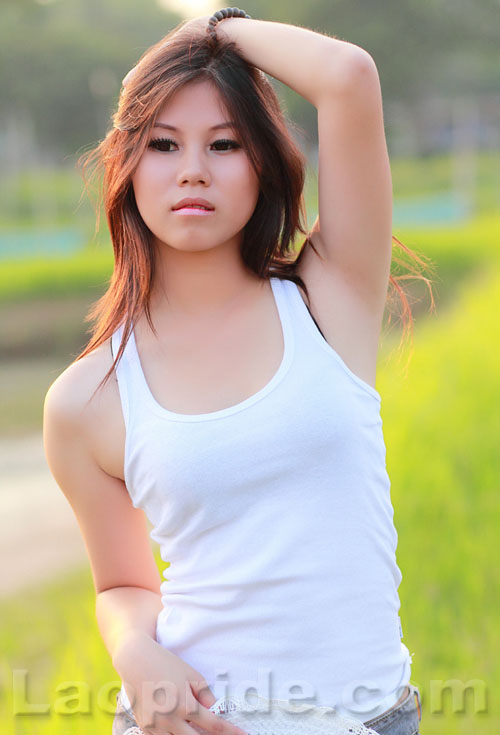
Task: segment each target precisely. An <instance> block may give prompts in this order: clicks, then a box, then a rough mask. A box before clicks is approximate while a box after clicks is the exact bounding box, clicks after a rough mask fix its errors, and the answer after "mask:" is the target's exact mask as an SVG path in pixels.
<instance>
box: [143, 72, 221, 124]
mask: <svg viewBox="0 0 500 735" xmlns="http://www.w3.org/2000/svg"><path fill="white" fill-rule="evenodd" d="M227 120H229V115H228V111H227V109H226V107H225V105H224V103H223V101H222V98H221V97H220V94H219V91H218V89H217V87H216V86H215V85H214V84H213V83H212V82H210V81H208V80H194V81H191V82H188V83H186V84H184V85H183V86H182V87H181V88H180V89H178V90H177V91H176V92H175V93H174V94H173V95H172V97H170V98H169V99H168V100H167V101H166V102H165V103H164V104H163V105H162V107H161V108H160V110H159V113H158V115H157V117H156V122H161V123H168V124H169V125H173V126H175V127H176V128H178V129H179V130H180V131H182V130H184V129H186V130H187V129H198V128H209V127H211V126H212V125H217V124H218V123H222V122H224V121H227Z"/></svg>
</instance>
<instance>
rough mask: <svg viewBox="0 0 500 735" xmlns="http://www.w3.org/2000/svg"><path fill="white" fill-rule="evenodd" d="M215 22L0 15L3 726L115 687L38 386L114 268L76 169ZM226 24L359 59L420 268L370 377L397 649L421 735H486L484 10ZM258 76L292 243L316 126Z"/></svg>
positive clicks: (489, 171) (496, 82)
mask: <svg viewBox="0 0 500 735" xmlns="http://www.w3.org/2000/svg"><path fill="white" fill-rule="evenodd" d="M218 7H219V6H218V5H216V4H213V3H211V2H208V3H207V2H194V1H193V2H188V1H183V2H181V1H180V0H179V1H174V0H162V1H161V2H160V1H159V0H158V1H157V2H155V0H142V1H141V2H140V3H139V2H134V1H133V0H99V1H97V0H52V1H50V0H38V2H35V0H2V2H1V4H0V386H1V392H0V400H1V410H0V523H1V529H0V530H1V533H0V558H1V559H2V570H1V575H0V620H1V624H0V625H1V627H0V638H1V654H0V655H1V660H0V666H1V668H0V708H1V711H2V715H1V719H2V723H3V724H2V732H3V733H9V734H10V733H15V734H16V735H17V734H24V733H40V734H41V735H45V734H46V733H51V734H56V735H61V734H62V733H64V735H66V734H68V735H69V734H71V735H73V733H88V732H92V733H93V735H97V733H103V734H104V733H110V732H111V722H112V718H113V712H114V708H115V694H116V691H117V688H118V686H119V681H118V677H117V674H116V672H115V671H114V669H113V668H112V666H111V663H110V661H109V656H108V654H107V651H106V649H105V647H104V644H103V643H102V639H101V638H100V635H99V631H98V629H97V625H96V621H95V613H94V604H95V594H94V589H93V585H92V578H91V574H90V568H89V564H88V561H87V557H86V553H85V548H84V544H83V540H82V538H81V535H80V532H79V528H78V524H77V522H76V519H75V518H74V516H73V513H72V510H71V508H70V506H69V504H68V503H67V501H66V499H65V497H64V495H63V494H62V492H61V490H60V489H59V488H58V487H57V485H56V484H55V481H54V480H53V479H52V477H51V475H50V472H49V470H48V467H47V465H46V462H45V458H44V452H43V444H42V434H41V431H42V409H43V400H44V397H45V394H46V392H47V389H48V388H49V386H50V384H51V383H52V382H53V381H54V380H55V378H56V377H57V376H58V375H59V374H60V373H61V372H62V371H63V370H64V369H65V367H66V366H67V365H68V364H69V363H70V362H72V361H73V359H74V358H75V357H76V355H77V354H78V353H79V352H80V351H81V349H83V347H84V346H85V344H86V342H87V340H88V338H89V331H88V330H89V325H88V323H86V322H84V317H85V315H86V313H87V311H88V309H89V307H90V305H91V304H92V303H93V302H94V301H95V300H96V299H97V298H98V297H99V296H100V295H101V294H102V293H103V292H104V290H105V289H106V288H107V285H108V279H109V278H110V276H111V271H112V266H113V259H112V250H111V246H110V242H109V236H108V232H107V230H106V226H105V223H104V224H102V225H101V230H100V232H99V233H97V234H96V233H95V212H94V210H93V207H92V204H91V202H90V200H89V199H88V198H86V197H85V195H83V198H81V196H82V192H83V183H82V179H81V176H80V174H79V172H78V170H77V168H76V160H77V158H78V156H79V155H80V154H81V153H83V152H84V151H85V150H88V149H89V148H91V147H93V146H94V145H96V144H97V143H98V142H99V140H101V139H102V138H103V137H104V135H105V133H106V130H107V129H108V127H109V125H110V119H111V114H112V112H113V110H114V107H115V105H116V103H117V99H118V94H119V90H120V84H121V79H122V78H123V76H124V75H125V73H126V72H127V71H128V70H129V69H130V68H131V67H132V66H133V64H134V63H135V61H136V60H137V59H138V58H139V56H140V55H141V54H142V53H143V51H144V50H145V49H146V48H147V47H148V46H150V45H151V44H153V43H155V42H156V41H158V40H159V38H161V37H162V36H163V35H165V34H166V33H167V32H168V31H169V30H170V29H171V28H173V27H174V26H176V25H177V24H178V23H179V22H180V21H181V20H182V19H183V18H188V17H194V16H197V15H205V14H207V13H212V12H214V11H215V10H217V9H218ZM245 10H246V11H247V12H248V13H250V15H251V16H252V17H254V18H261V19H267V20H272V21H278V22H283V23H293V24H297V25H303V26H306V27H308V28H311V29H313V30H317V31H319V32H323V33H328V34H330V35H335V36H336V37H338V38H341V39H344V40H347V41H350V42H352V43H355V44H357V45H359V46H362V47H363V48H365V49H366V50H368V51H369V52H370V53H371V55H372V56H373V58H374V59H375V61H376V64H377V67H378V70H379V74H380V79H381V85H382V91H383V98H384V116H385V127H386V135H387V141H388V147H389V153H390V157H391V165H392V173H393V188H394V226H393V233H394V235H395V236H396V237H397V238H398V239H399V240H401V241H402V242H403V243H405V244H406V245H407V246H409V247H410V248H412V249H413V250H414V251H416V252H417V253H420V254H422V255H425V256H427V257H428V258H430V259H431V261H432V262H433V263H434V265H435V268H436V277H435V279H434V282H433V291H434V298H435V303H436V308H435V309H434V310H432V309H431V300H430V296H429V292H428V290H427V289H426V288H425V285H424V284H423V283H420V284H419V283H415V284H412V283H410V282H403V285H404V287H405V288H406V289H407V291H408V293H409V294H410V295H411V307H412V311H413V315H414V319H415V325H414V326H415V331H414V342H413V344H412V346H411V354H410V352H409V351H408V350H409V347H407V348H406V350H407V353H406V358H408V356H409V362H407V360H406V359H405V360H403V361H401V359H400V356H399V357H398V359H396V352H397V350H396V349H395V348H396V347H397V345H398V344H399V341H400V339H401V324H400V323H398V322H397V321H396V322H394V318H393V322H392V324H391V328H390V329H388V328H387V329H385V330H384V332H383V336H382V339H381V344H380V362H379V369H378V373H377V388H378V390H379V392H380V393H381V395H382V397H383V402H382V417H383V423H384V435H385V439H386V445H387V469H388V472H389V475H390V478H391V494H392V500H393V505H394V509H395V523H396V527H397V530H398V534H399V545H398V552H397V559H398V564H399V566H400V568H401V570H402V572H403V581H402V583H401V585H400V588H399V593H400V597H401V611H400V612H401V620H402V625H403V633H404V638H403V640H404V642H405V644H406V645H407V646H408V648H409V650H410V652H411V653H412V655H413V665H412V679H411V681H412V683H414V684H415V685H417V686H418V687H419V688H420V691H421V695H422V705H423V719H422V724H421V733H422V735H434V734H435V735H438V733H439V735H451V734H452V733H453V734H459V733H463V734H465V733H467V735H470V733H474V734H475V735H480V734H481V735H482V734H483V733H484V735H492V734H493V733H498V732H500V705H499V701H498V691H500V667H499V665H498V630H499V616H498V610H499V609H500V584H499V581H500V571H499V569H500V566H499V564H498V528H499V521H500V509H499V502H498V497H499V494H498V491H499V485H500V482H499V477H500V459H499V453H498V442H499V440H500V415H499V414H500V412H499V401H498V394H497V391H498V384H499V377H500V371H499V367H500V356H499V349H498V345H497V341H498V334H499V332H498V325H497V321H498V317H497V315H498V313H499V310H500V262H499V243H500V238H499V234H500V219H499V208H500V166H499V164H500V73H499V71H500V64H499V56H498V48H499V42H500V2H499V0H481V2H477V0H461V1H460V2H456V0H426V2H423V0H406V2H403V3H401V2H400V0H369V1H368V0H309V2H308V3H307V4H306V3H303V2H299V1H298V0H287V1H286V2H285V1H284V0H275V2H273V3H265V2H263V0H258V1H256V0H245ZM269 78H270V81H271V82H272V83H273V85H274V87H275V89H276V91H277V93H278V96H279V98H280V101H281V102H282V106H283V109H284V111H285V112H286V114H287V116H288V117H289V118H290V119H292V120H293V121H294V122H295V123H297V124H298V126H300V130H299V132H298V133H297V135H298V138H297V140H298V142H299V144H300V145H301V147H302V148H303V150H304V151H305V153H306V155H307V159H308V180H307V186H306V191H305V195H306V204H307V212H308V224H309V226H311V225H312V223H313V221H314V218H315V217H316V214H317V183H316V182H317V118H316V110H315V109H314V108H313V107H312V106H311V105H310V104H309V103H307V102H306V101H305V100H304V99H302V98H301V97H300V96H298V95H297V94H296V93H295V92H293V91H292V90H290V89H289V88H287V87H286V86H285V85H283V84H281V83H280V82H278V81H277V80H274V79H272V78H271V77H269ZM293 134H294V135H296V133H295V132H294V133H293ZM103 222H104V220H103ZM405 366H406V367H405ZM152 544H153V542H152ZM153 548H154V550H155V554H156V556H157V561H158V564H159V568H160V569H161V570H163V569H164V567H165V565H164V564H163V563H162V562H161V559H160V557H159V554H158V549H157V548H156V547H155V546H154V544H153ZM167 576H168V575H167ZM495 643H496V644H497V645H496V646H495Z"/></svg>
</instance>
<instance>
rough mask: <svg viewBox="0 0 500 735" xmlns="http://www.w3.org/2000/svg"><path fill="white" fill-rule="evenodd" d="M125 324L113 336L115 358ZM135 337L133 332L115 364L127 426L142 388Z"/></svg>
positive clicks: (112, 346) (112, 345)
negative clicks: (134, 347)
mask: <svg viewBox="0 0 500 735" xmlns="http://www.w3.org/2000/svg"><path fill="white" fill-rule="evenodd" d="M123 328H124V325H123V324H121V325H120V326H119V327H118V328H117V329H116V330H115V331H114V332H113V334H112V336H111V351H112V354H113V360H114V359H115V357H116V355H117V354H118V350H119V349H120V344H121V340H122V335H123ZM132 339H133V333H131V334H130V335H129V338H128V340H127V343H126V344H125V349H124V351H123V354H122V356H121V357H120V360H119V361H118V364H117V365H116V366H115V374H116V380H117V382H118V390H119V393H120V401H121V405H122V411H123V418H124V420H125V426H126V427H127V428H128V426H129V423H130V419H131V414H132V412H133V410H134V407H135V406H137V405H138V401H140V396H139V395H138V390H139V389H140V381H139V380H138V379H137V366H135V365H134V352H133V349H132V344H131V341H132Z"/></svg>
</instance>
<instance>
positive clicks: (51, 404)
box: [44, 339, 125, 479]
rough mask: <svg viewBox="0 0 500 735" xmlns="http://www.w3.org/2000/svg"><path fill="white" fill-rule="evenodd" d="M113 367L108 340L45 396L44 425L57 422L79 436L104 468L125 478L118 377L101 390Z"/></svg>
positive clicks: (65, 373) (73, 366)
mask: <svg viewBox="0 0 500 735" xmlns="http://www.w3.org/2000/svg"><path fill="white" fill-rule="evenodd" d="M112 364H113V358H112V354H111V346H110V340H109V339H108V340H106V341H105V342H103V343H102V344H101V345H99V347H97V348H96V349H95V350H93V351H92V352H90V353H89V354H88V355H85V356H84V357H82V358H80V359H79V360H76V361H75V362H72V363H71V364H70V365H68V367H67V368H65V370H63V372H62V373H61V374H60V375H59V376H58V377H57V378H56V379H55V380H54V381H53V383H52V384H51V385H50V387H49V389H48V391H47V393H46V396H45V401H44V426H45V425H46V423H47V422H50V423H55V424H56V425H57V426H59V427H60V428H61V429H64V430H65V431H68V432H71V433H72V434H77V435H78V437H79V439H80V440H81V441H84V442H85V443H86V445H87V447H88V449H89V451H90V453H91V454H92V456H93V458H94V459H95V461H96V462H97V464H98V465H99V467H100V468H101V469H103V470H104V471H105V472H108V473H109V474H111V475H114V476H116V477H121V478H122V479H123V472H122V463H121V460H120V447H121V443H120V440H122V443H123V442H124V434H125V426H124V422H123V415H122V411H121V404H120V395H119V391H118V383H117V380H116V374H115V373H114V372H113V373H112V374H111V376H110V377H109V379H108V380H107V381H106V382H105V383H104V384H103V385H102V386H101V387H100V388H99V385H100V383H101V381H102V380H103V378H104V376H105V375H106V373H107V372H108V370H109V369H110V368H111V366H112ZM112 437H113V438H112ZM117 449H118V457H117V456H116V450H117Z"/></svg>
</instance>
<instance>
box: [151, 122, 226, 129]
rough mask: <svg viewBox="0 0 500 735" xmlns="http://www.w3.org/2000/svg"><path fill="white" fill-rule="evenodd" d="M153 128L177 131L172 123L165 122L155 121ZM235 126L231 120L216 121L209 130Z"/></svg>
mask: <svg viewBox="0 0 500 735" xmlns="http://www.w3.org/2000/svg"><path fill="white" fill-rule="evenodd" d="M153 127H155V128H165V129H166V130H174V131H175V132H178V130H179V129H178V128H176V127H174V126H173V125H168V124H167V123H162V122H157V123H155V124H154V126H153ZM232 127H236V123H235V122H232V121H228V122H223V123H218V124H217V125H212V127H211V128H209V130H223V129H224V128H232Z"/></svg>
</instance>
